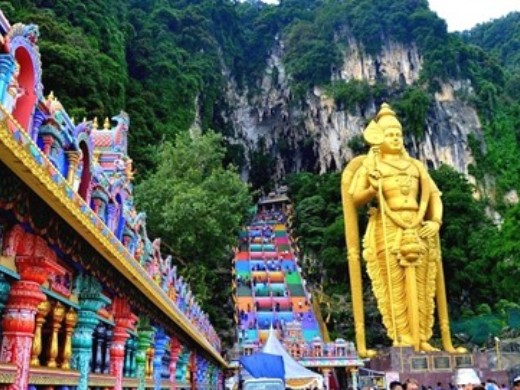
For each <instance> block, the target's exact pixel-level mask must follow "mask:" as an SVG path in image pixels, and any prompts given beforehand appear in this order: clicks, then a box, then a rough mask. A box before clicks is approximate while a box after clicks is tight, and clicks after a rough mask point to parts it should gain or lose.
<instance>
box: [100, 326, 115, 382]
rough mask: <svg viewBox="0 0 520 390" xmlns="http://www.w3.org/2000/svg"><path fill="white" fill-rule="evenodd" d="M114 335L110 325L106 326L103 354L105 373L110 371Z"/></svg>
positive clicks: (103, 369) (103, 370)
mask: <svg viewBox="0 0 520 390" xmlns="http://www.w3.org/2000/svg"><path fill="white" fill-rule="evenodd" d="M112 336H113V331H112V329H111V328H109V327H108V326H107V327H106V332H105V350H104V356H103V368H102V372H103V374H108V373H109V372H110V347H111V346H112Z"/></svg>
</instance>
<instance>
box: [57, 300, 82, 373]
mask: <svg viewBox="0 0 520 390" xmlns="http://www.w3.org/2000/svg"><path fill="white" fill-rule="evenodd" d="M77 322H78V314H77V313H76V311H75V310H74V309H73V308H70V309H69V310H68V311H67V314H66V315H65V341H64V343H63V352H62V354H61V357H60V367H61V368H63V369H65V370H68V369H70V358H71V356H72V332H74V327H75V326H76V324H77Z"/></svg>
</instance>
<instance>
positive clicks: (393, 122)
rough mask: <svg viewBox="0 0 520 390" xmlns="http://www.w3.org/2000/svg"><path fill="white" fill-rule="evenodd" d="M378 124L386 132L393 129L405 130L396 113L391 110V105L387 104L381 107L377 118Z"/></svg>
mask: <svg viewBox="0 0 520 390" xmlns="http://www.w3.org/2000/svg"><path fill="white" fill-rule="evenodd" d="M376 121H377V124H378V125H379V126H380V127H381V128H382V129H383V131H385V130H386V129H388V128H391V127H397V128H398V129H401V130H402V129H403V126H402V125H401V122H399V120H398V119H397V117H396V115H395V112H394V111H393V110H392V109H391V108H390V105H389V104H387V103H383V104H382V105H381V109H380V110H379V112H378V113H377V116H376Z"/></svg>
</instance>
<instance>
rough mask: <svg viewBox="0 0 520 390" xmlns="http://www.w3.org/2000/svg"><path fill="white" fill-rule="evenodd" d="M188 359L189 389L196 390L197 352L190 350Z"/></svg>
mask: <svg viewBox="0 0 520 390" xmlns="http://www.w3.org/2000/svg"><path fill="white" fill-rule="evenodd" d="M189 361H190V363H189V365H188V369H189V372H190V388H191V390H197V352H195V351H191V353H190V360H189Z"/></svg>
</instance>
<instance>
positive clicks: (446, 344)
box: [443, 338, 468, 353]
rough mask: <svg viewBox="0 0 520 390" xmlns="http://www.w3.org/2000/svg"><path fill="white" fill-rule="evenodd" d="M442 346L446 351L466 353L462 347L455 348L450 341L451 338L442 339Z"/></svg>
mask: <svg viewBox="0 0 520 390" xmlns="http://www.w3.org/2000/svg"><path fill="white" fill-rule="evenodd" d="M443 347H444V350H445V351H446V352H449V353H467V352H468V350H467V349H466V348H464V347H457V348H455V347H454V346H453V344H452V343H451V338H446V339H444V340H443Z"/></svg>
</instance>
